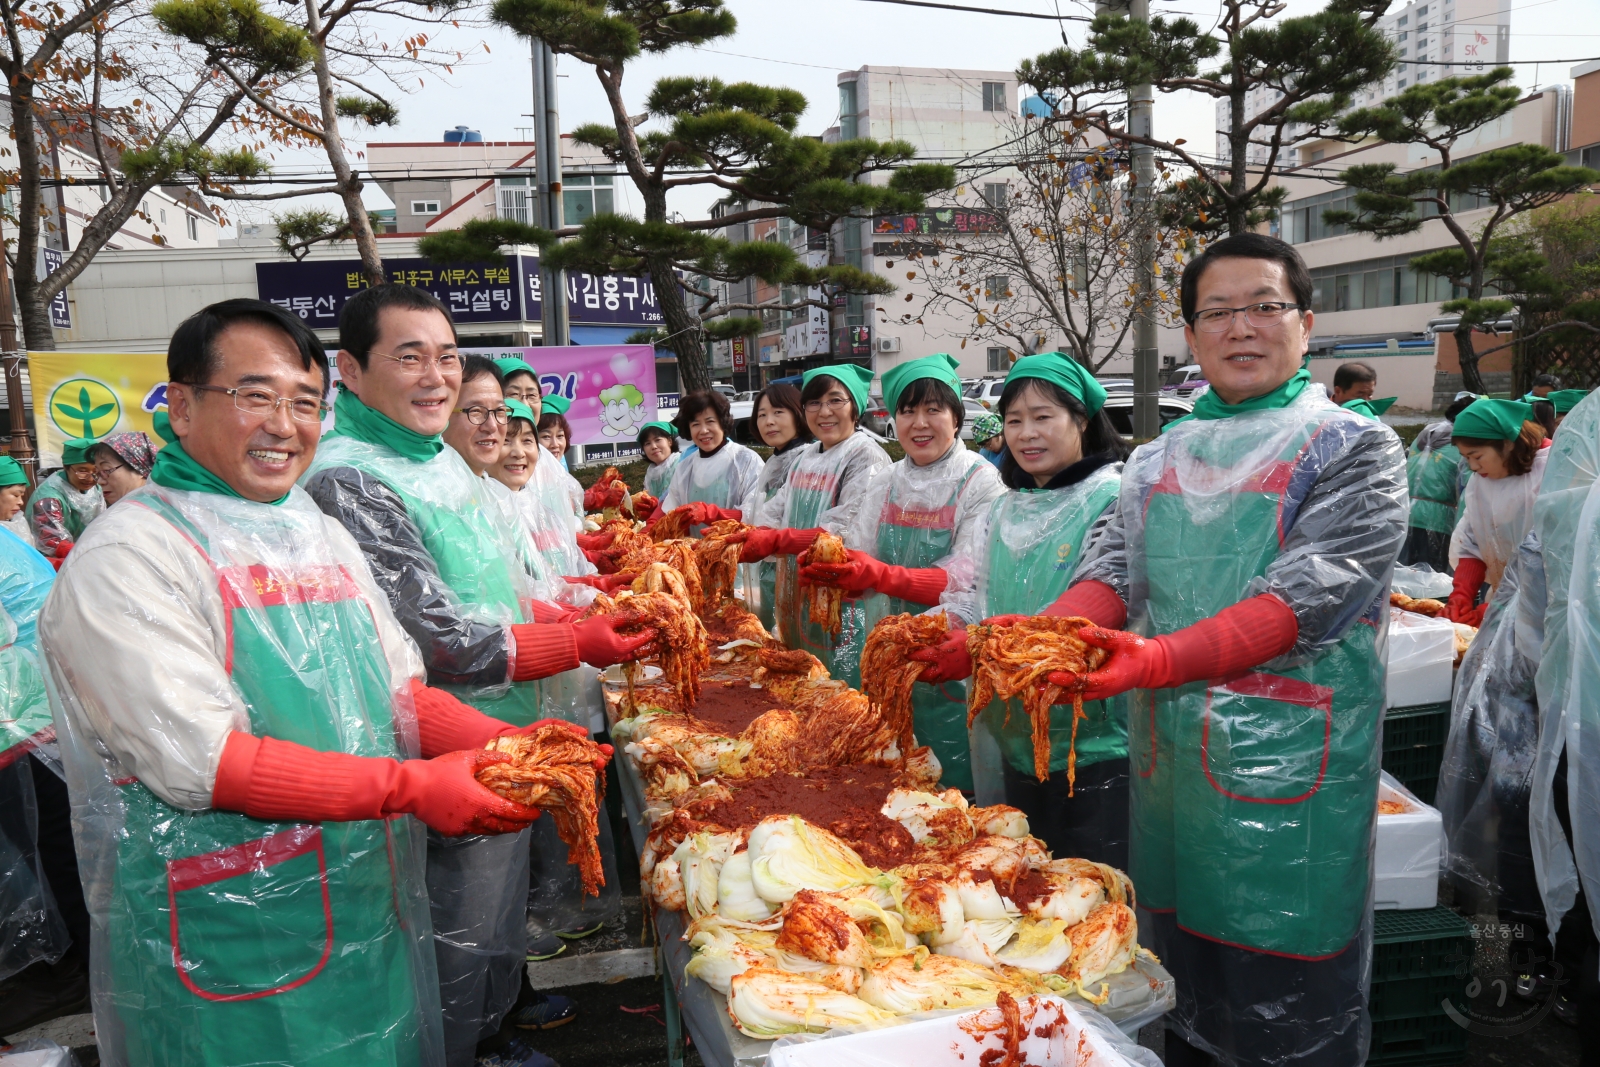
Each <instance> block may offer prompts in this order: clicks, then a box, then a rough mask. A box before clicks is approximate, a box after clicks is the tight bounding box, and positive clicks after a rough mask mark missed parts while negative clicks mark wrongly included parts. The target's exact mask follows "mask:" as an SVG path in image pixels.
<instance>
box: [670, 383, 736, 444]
mask: <svg viewBox="0 0 1600 1067" xmlns="http://www.w3.org/2000/svg"><path fill="white" fill-rule="evenodd" d="M707 410H709V411H710V412H711V413H712V414H713V415H715V416H716V417H717V425H719V426H721V427H722V436H724V437H726V438H727V439H728V440H730V441H731V440H733V408H731V407H730V406H729V405H728V398H727V397H725V396H723V395H722V394H721V393H719V392H717V391H716V390H715V389H702V390H699V391H698V392H694V393H690V394H689V395H688V396H686V397H684V398H683V399H682V400H680V401H678V413H677V415H675V416H673V419H672V425H673V426H674V427H675V428H676V429H677V431H678V436H679V437H682V438H683V439H684V440H693V438H692V437H691V436H690V434H689V424H690V423H692V422H694V420H695V419H698V418H699V417H700V414H701V413H702V412H704V411H707Z"/></svg>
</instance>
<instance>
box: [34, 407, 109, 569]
mask: <svg viewBox="0 0 1600 1067" xmlns="http://www.w3.org/2000/svg"><path fill="white" fill-rule="evenodd" d="M94 446H95V442H94V440H93V439H92V438H88V437H80V438H77V439H75V440H72V441H68V442H67V443H66V444H65V445H63V446H61V466H62V469H61V470H58V471H56V472H55V473H54V474H52V475H51V476H50V477H48V478H46V479H45V480H44V481H42V482H40V483H39V488H37V489H35V490H34V491H33V496H32V497H30V498H29V499H28V521H29V523H31V524H32V526H33V539H34V543H35V544H36V545H38V547H39V551H40V552H43V553H44V554H45V555H46V556H48V557H50V558H51V559H57V560H60V559H66V557H67V553H68V552H70V551H72V544H73V542H74V541H76V540H77V539H78V538H80V537H82V536H83V530H84V527H86V526H88V525H89V524H90V523H91V522H93V521H94V520H95V518H96V517H98V516H99V514H100V513H101V512H102V511H104V510H105V509H106V502H105V497H104V496H103V495H102V494H101V492H100V486H99V485H97V484H95V480H94V463H93V462H92V461H91V460H90V458H89V455H90V453H91V452H93V451H94Z"/></svg>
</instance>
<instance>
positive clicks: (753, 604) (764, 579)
mask: <svg viewBox="0 0 1600 1067" xmlns="http://www.w3.org/2000/svg"><path fill="white" fill-rule="evenodd" d="M804 448H805V446H804V445H796V446H794V447H792V448H788V449H785V450H784V451H782V452H774V453H773V454H772V455H770V456H768V457H767V461H766V463H764V464H762V466H761V477H760V478H758V479H757V480H756V486H755V488H754V489H752V490H751V491H750V495H749V496H748V497H746V498H745V500H744V503H742V504H741V505H740V506H739V510H740V513H741V514H742V515H743V516H744V521H745V523H746V524H748V525H755V524H756V523H757V522H758V521H761V520H760V515H761V512H762V509H763V508H765V507H766V505H767V502H768V501H769V500H771V499H772V498H773V497H774V496H776V495H777V493H778V490H779V489H782V488H783V483H784V482H785V481H786V480H787V479H788V477H789V468H790V467H792V466H794V461H795V459H797V458H798V457H799V455H800V453H801V451H802V450H804ZM647 482H648V479H647ZM741 570H744V571H745V573H746V574H749V575H750V577H749V578H748V579H747V580H748V581H749V583H750V586H751V592H752V593H754V596H746V598H745V599H746V602H747V603H748V604H749V605H750V610H751V611H754V612H755V613H756V616H757V617H758V618H760V620H761V625H762V626H764V627H766V628H767V632H768V633H775V632H776V627H777V616H776V615H775V614H774V612H775V608H776V605H775V601H776V598H777V588H778V564H777V562H776V561H774V560H770V559H767V560H762V561H761V562H760V563H757V564H755V565H754V566H753V567H751V566H750V565H748V564H745V565H743V566H742V567H741ZM752 572H753V573H752Z"/></svg>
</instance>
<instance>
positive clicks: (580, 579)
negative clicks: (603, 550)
mask: <svg viewBox="0 0 1600 1067" xmlns="http://www.w3.org/2000/svg"><path fill="white" fill-rule="evenodd" d="M637 577H638V575H636V574H579V575H569V574H563V575H562V576H561V580H562V581H564V582H570V583H572V584H573V585H586V586H588V587H589V588H591V589H598V590H600V591H601V592H602V593H615V592H616V591H617V590H618V589H626V588H628V586H630V585H632V584H633V580H634V579H635V578H637Z"/></svg>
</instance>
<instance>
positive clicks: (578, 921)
mask: <svg viewBox="0 0 1600 1067" xmlns="http://www.w3.org/2000/svg"><path fill="white" fill-rule="evenodd" d="M529 832H530V833H531V834H532V835H533V840H532V856H533V858H532V871H533V877H532V880H531V882H530V886H529V890H528V908H527V913H528V915H530V916H532V917H533V918H534V919H536V920H537V921H538V922H539V924H540V925H541V926H543V927H545V928H546V929H547V930H551V931H554V932H560V933H569V932H574V931H578V930H588V929H590V928H592V927H593V926H594V925H595V924H596V923H613V924H614V923H616V922H619V921H621V918H622V884H621V882H620V880H619V878H618V875H617V845H616V840H615V838H614V835H613V834H612V832H611V819H610V818H609V817H608V816H607V815H606V813H605V810H604V808H603V807H602V809H601V812H600V838H599V840H600V863H601V870H602V871H603V872H604V874H605V879H606V883H605V885H603V886H601V887H600V892H599V894H598V895H596V896H584V893H583V880H582V878H581V877H580V872H579V870H578V867H577V866H576V865H574V864H571V863H568V862H567V846H566V845H565V844H563V843H562V841H561V838H559V837H558V836H556V821H555V820H554V819H552V818H548V817H545V818H541V819H540V820H539V821H538V822H536V823H534V824H533V826H532V827H530V828H529Z"/></svg>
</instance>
